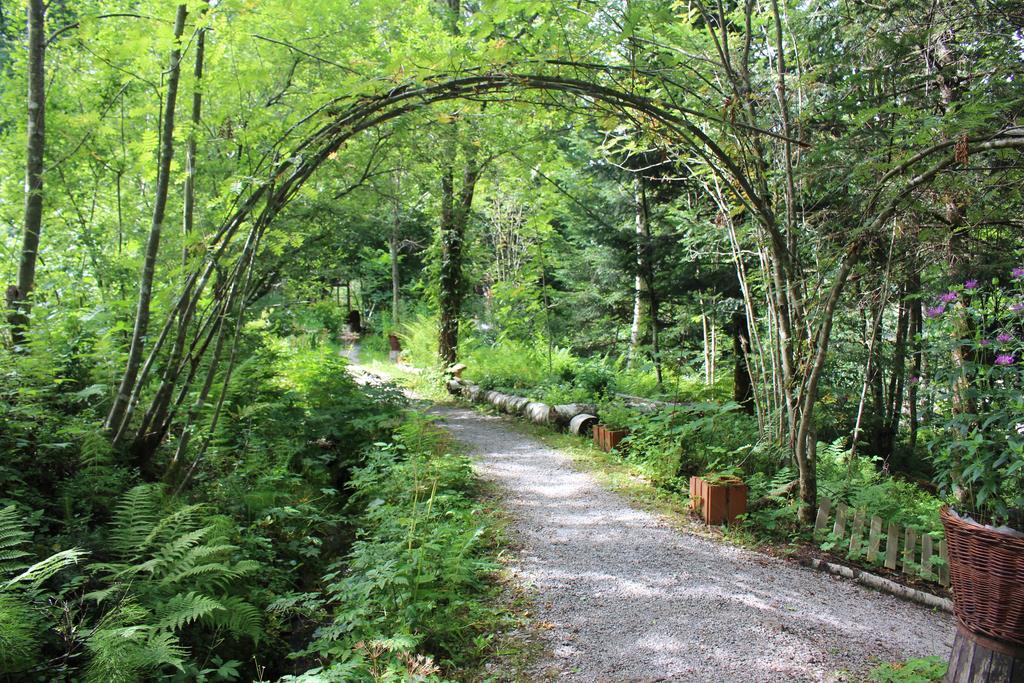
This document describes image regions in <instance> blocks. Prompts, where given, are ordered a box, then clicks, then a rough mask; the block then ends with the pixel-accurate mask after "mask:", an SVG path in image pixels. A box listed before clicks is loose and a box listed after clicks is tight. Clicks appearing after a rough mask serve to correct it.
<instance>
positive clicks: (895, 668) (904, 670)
mask: <svg viewBox="0 0 1024 683" xmlns="http://www.w3.org/2000/svg"><path fill="white" fill-rule="evenodd" d="M948 666H949V664H948V662H946V660H945V659H942V658H940V657H924V658H922V659H908V660H907V661H906V662H903V663H894V664H882V665H881V666H879V667H876V668H874V669H872V670H871V673H870V674H869V676H870V680H871V681H873V682H874V683H938V682H939V681H941V680H943V677H944V676H945V675H946V669H947V668H948Z"/></svg>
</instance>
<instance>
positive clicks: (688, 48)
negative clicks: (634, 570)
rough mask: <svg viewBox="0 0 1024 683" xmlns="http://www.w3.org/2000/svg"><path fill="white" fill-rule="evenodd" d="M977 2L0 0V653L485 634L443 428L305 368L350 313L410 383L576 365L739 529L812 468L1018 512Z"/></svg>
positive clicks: (442, 669)
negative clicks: (702, 482) (747, 485)
mask: <svg viewBox="0 0 1024 683" xmlns="http://www.w3.org/2000/svg"><path fill="white" fill-rule="evenodd" d="M1022 26H1024V12H1022V9H1021V7H1020V6H1019V3H1017V2H1010V1H1003V0H983V1H981V2H975V1H969V0H922V1H919V0H909V1H906V2H887V3H874V4H872V3H864V2H835V3H827V4H824V5H816V4H814V3H811V4H807V3H795V2H784V1H782V0H764V1H756V2H755V1H754V0H745V1H741V2H728V3H727V2H717V3H713V2H701V1H694V2H679V1H670V0H615V1H612V2H605V1H603V0H585V1H580V2H567V3H561V2H559V3H549V2H536V1H531V2H527V1H522V2H502V1H498V0H482V1H479V2H469V1H467V2H465V3H460V2H459V0H447V1H445V2H441V1H437V0H431V1H423V2H415V3H409V2H403V1H399V0H367V1H365V2H352V3H348V2H327V3H325V2H312V1H310V0H289V1H287V2H285V1H279V0H264V1H261V2H258V3H254V2H248V1H243V0H220V1H219V2H213V1H211V2H203V1H190V2H187V3H184V4H177V3H169V2H162V1H159V0H138V1H135V2H108V1H105V0H52V1H51V2H49V3H47V4H44V3H43V2H42V0H25V1H22V2H17V1H12V0H4V1H3V2H2V3H0V101H2V107H0V225H2V227H0V235H2V236H3V240H2V242H0V249H2V251H0V281H2V282H3V283H4V285H5V287H6V309H5V310H6V316H5V322H4V326H3V337H4V345H3V348H2V349H0V376H2V378H3V380H2V383H0V454H2V456H3V457H2V458H0V672H3V673H7V674H8V675H13V676H16V677H18V679H19V680H30V679H38V680H52V679H53V678H54V677H60V676H64V677H65V678H67V679H72V678H75V679H77V678H79V677H82V676H84V677H85V679H87V680H97V681H98V680H103V681H109V680H138V679H143V678H149V677H154V676H160V677H169V678H174V677H177V678H180V679H182V680H193V679H199V680H235V679H238V678H248V679H253V678H257V677H258V678H260V679H271V678H277V677H280V676H289V675H294V676H297V678H296V679H293V680H366V679H367V677H373V678H375V679H377V680H391V679H392V678H395V679H396V680H404V679H402V678H401V677H402V676H419V677H420V678H424V679H426V678H430V677H439V676H446V675H452V676H454V675H455V674H454V673H453V672H456V671H459V670H460V667H467V666H471V664H472V662H474V661H476V659H477V658H479V657H480V656H481V653H483V652H485V651H486V650H487V648H488V645H489V640H488V636H487V635H486V634H487V633H490V632H493V631H494V630H495V629H496V628H497V626H496V624H498V623H499V622H500V621H501V619H503V618H504V617H503V616H502V615H501V612H500V610H498V609H496V608H494V607H492V606H489V603H488V598H487V596H488V591H490V590H492V589H491V588H489V584H488V581H487V580H486V577H487V576H488V575H489V573H490V572H491V571H493V565H492V564H491V560H490V559H488V558H489V557H490V554H489V553H490V552H491V549H492V548H493V544H495V543H497V542H498V541H497V538H496V536H495V533H494V531H493V528H492V525H491V524H490V522H489V521H487V518H486V515H483V514H482V510H481V508H480V504H479V503H478V502H476V500H475V499H474V484H473V480H472V476H471V474H470V470H469V466H468V462H467V461H466V460H465V458H462V457H461V456H458V455H451V453H452V451H453V450H457V449H454V447H453V446H452V445H451V444H450V443H447V441H446V439H445V437H444V436H443V435H441V434H440V433H438V432H437V431H436V430H435V429H434V428H433V427H431V426H430V425H429V424H428V423H426V422H424V421H423V420H422V419H420V418H419V417H417V416H416V415H415V413H412V412H409V411H408V409H407V408H406V407H405V406H404V401H403V399H402V398H401V396H400V395H398V394H397V393H396V392H394V391H393V390H390V389H387V388H381V387H373V386H370V387H365V386H359V385H357V384H355V383H354V382H353V381H352V380H351V379H349V377H348V375H347V374H346V373H345V364H344V361H343V360H342V359H341V357H340V355H339V347H338V344H339V342H340V335H341V333H342V332H343V331H344V328H345V322H346V320H347V317H348V314H349V311H351V310H358V311H360V313H361V315H362V320H363V324H364V326H365V328H366V330H365V336H364V340H363V349H364V353H365V354H366V356H367V358H370V359H373V358H378V357H385V356H386V353H387V348H388V346H387V344H388V342H387V337H388V335H390V334H396V335H398V336H399V337H400V339H401V340H402V343H403V346H404V353H405V355H404V358H405V360H407V361H408V362H410V363H412V364H414V365H417V366H420V367H421V368H424V369H425V372H424V374H423V375H422V377H421V381H426V382H429V381H431V380H436V379H438V378H439V377H440V376H441V371H442V370H443V369H444V368H445V367H447V366H449V365H451V364H452V363H454V362H456V361H461V362H464V363H466V364H467V365H468V366H469V369H468V370H467V376H469V377H471V378H473V379H474V380H476V381H478V382H479V383H481V384H482V385H484V386H486V387H487V388H503V389H514V390H516V391H519V392H520V393H529V394H530V395H531V396H533V397H535V398H538V399H542V400H546V401H548V402H550V403H569V402H574V401H579V402H588V403H596V404H598V406H599V407H600V409H601V410H602V411H603V413H602V415H607V416H609V417H610V418H612V419H617V420H620V421H622V422H623V423H627V424H628V425H629V426H630V427H631V428H632V429H633V435H632V437H631V439H630V442H627V449H626V452H627V457H629V458H631V459H632V460H634V461H635V462H636V464H637V465H638V467H640V468H641V470H642V471H643V472H644V473H646V474H647V475H648V476H650V477H651V478H652V480H653V481H655V482H656V483H657V484H658V485H659V486H663V487H665V488H666V489H667V490H669V491H673V492H674V491H679V490H681V489H682V488H683V482H684V481H685V480H686V478H687V477H689V476H690V475H691V474H700V473H703V472H707V471H709V470H714V471H719V472H737V473H739V474H741V475H742V476H744V477H745V478H747V479H748V480H749V481H750V482H751V485H752V487H753V488H754V490H755V492H757V493H759V494H765V495H767V494H769V493H771V492H774V497H775V499H776V500H775V503H774V504H773V506H771V507H769V508H768V509H766V510H763V511H762V512H760V513H759V516H756V517H753V518H752V519H751V520H750V521H751V524H753V525H754V526H756V527H757V528H758V529H759V530H760V531H759V533H765V534H767V535H775V536H777V537H782V538H797V537H799V536H800V534H802V533H804V531H806V526H807V523H808V521H809V520H810V519H811V517H812V516H813V514H814V510H815V508H816V503H817V500H818V497H819V495H820V493H821V491H822V490H824V492H825V493H827V494H828V495H830V496H832V497H833V499H836V500H839V499H846V500H850V501H851V502H853V503H856V504H859V505H867V506H869V507H870V509H872V510H873V511H875V512H878V513H879V514H885V515H886V517H887V518H890V519H897V520H900V521H901V523H917V524H920V525H922V526H925V527H929V528H934V527H937V519H936V518H935V512H936V510H937V508H938V505H939V504H940V503H941V502H942V501H944V500H954V499H955V500H957V501H959V502H961V503H962V504H964V505H967V506H971V509H972V510H975V511H976V513H975V514H976V515H977V516H978V517H980V518H984V519H986V520H990V521H995V522H998V523H1018V524H1019V522H1020V518H1019V515H1020V511H1021V509H1022V508H1024V501H1022V493H1021V491H1022V476H1024V469H1022V467H1021V462H1022V454H1024V445H1022V442H1021V439H1020V431H1021V426H1020V424H1019V423H1018V421H1019V420H1020V419H1021V418H1020V415H1021V414H1022V409H1024V401H1022V398H1021V392H1020V387H1021V378H1020V376H1019V374H1018V365H1019V363H1020V362H1022V360H1024V357H1022V349H1024V346H1022V344H1021V340H1022V339H1024V327H1022V325H1021V321H1020V318H1019V313H1020V312H1021V310H1022V309H1024V292H1022V282H1024V268H1022V267H1021V265H1022V264H1024V241H1022V233H1024V218H1022V216H1024V198H1022V187H1024V184H1022V181H1024V177H1022V157H1021V150H1022V149H1024V123H1022V121H1021V115H1022V107H1024V89H1022V85H1021V74H1022V73H1024V33H1022ZM422 378H426V379H425V380H423V379H422ZM623 395H627V396H642V397H647V398H653V399H660V400H664V401H669V402H675V403H681V404H684V406H685V407H684V408H681V409H679V410H675V411H671V412H666V413H663V414H658V415H654V416H651V415H643V414H639V413H635V412H630V411H629V410H628V409H625V408H624V407H623V406H622V399H623ZM54 552H56V553H57V554H53V553H54ZM382 596H383V597H382ZM428 655H429V656H428ZM302 672H308V673H307V674H303V673H302ZM304 676H305V678H304ZM314 676H319V677H320V678H312V677H314ZM389 677H391V678H389ZM396 677H397V678H396Z"/></svg>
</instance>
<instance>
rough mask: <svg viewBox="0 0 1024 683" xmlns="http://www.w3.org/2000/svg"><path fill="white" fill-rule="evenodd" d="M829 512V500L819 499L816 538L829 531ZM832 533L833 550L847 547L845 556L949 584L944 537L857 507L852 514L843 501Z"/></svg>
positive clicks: (838, 509) (830, 506)
mask: <svg viewBox="0 0 1024 683" xmlns="http://www.w3.org/2000/svg"><path fill="white" fill-rule="evenodd" d="M831 512H832V501H831V500H830V499H829V498H822V499H821V504H820V505H819V507H818V516H817V517H816V518H815V520H814V535H815V537H816V538H818V539H819V540H820V539H821V538H822V537H824V536H825V535H826V534H827V533H828V532H829V518H830V517H831ZM865 525H868V529H867V538H865V536H864V532H865V528H864V527H865ZM883 526H884V527H885V531H884V532H883V530H882V529H883ZM831 532H832V538H833V539H834V541H835V544H836V545H835V549H836V550H837V551H838V550H841V549H848V550H847V553H846V557H847V559H850V560H861V559H862V558H863V559H865V560H866V561H867V562H868V563H869V564H874V565H881V566H884V567H886V568H887V569H891V570H893V571H899V572H902V573H903V574H908V575H910V576H920V577H921V578H923V579H925V580H926V581H934V582H936V583H939V584H941V585H943V586H949V555H948V553H947V550H946V540H945V539H942V540H938V541H937V540H936V539H935V538H933V537H932V535H931V534H926V533H921V532H919V531H918V530H917V529H914V528H913V527H905V528H904V527H901V526H900V525H898V524H895V523H893V522H888V523H886V522H885V520H883V519H882V518H881V517H878V516H873V517H871V519H870V520H868V519H867V513H866V512H865V511H864V510H856V511H854V512H853V514H852V515H851V513H850V509H849V507H847V506H846V505H844V504H843V503H840V504H839V505H837V506H836V509H835V522H834V523H833V524H832V529H831ZM883 541H884V544H885V549H884V551H883V550H882V544H883ZM901 541H902V544H901ZM901 546H902V547H901ZM936 560H938V561H936Z"/></svg>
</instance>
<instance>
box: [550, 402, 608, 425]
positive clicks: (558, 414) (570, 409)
mask: <svg viewBox="0 0 1024 683" xmlns="http://www.w3.org/2000/svg"><path fill="white" fill-rule="evenodd" d="M551 411H552V416H551V417H552V419H553V420H554V421H555V424H557V425H558V426H559V427H568V426H569V423H570V422H572V419H573V418H574V417H576V416H577V415H579V414H580V413H587V414H588V415H590V414H593V413H596V412H597V410H595V408H594V406H592V405H588V404H586V403H563V404H561V405H557V406H552V407H551Z"/></svg>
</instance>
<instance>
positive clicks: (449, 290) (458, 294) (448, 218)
mask: <svg viewBox="0 0 1024 683" xmlns="http://www.w3.org/2000/svg"><path fill="white" fill-rule="evenodd" d="M453 133H454V131H453ZM451 157H454V154H451ZM451 157H450V158H451ZM479 172H480V169H479V168H478V167H477V163H476V156H475V152H474V149H473V147H472V145H469V146H467V150H466V163H465V171H464V173H463V177H462V188H461V190H460V191H459V195H458V197H457V198H456V196H455V183H454V178H453V175H454V174H453V173H452V165H451V164H448V165H446V167H445V168H444V169H442V172H441V287H440V291H439V293H438V299H439V301H438V303H439V307H440V309H441V311H440V312H441V320H440V330H439V335H438V356H439V357H440V359H441V362H442V363H443V364H444V365H452V364H454V363H455V361H456V360H457V359H458V349H459V315H460V313H461V311H462V295H463V290H464V288H465V283H464V282H463V278H462V247H463V241H464V240H465V237H466V224H467V222H468V221H469V211H470V208H471V207H472V205H473V193H474V191H475V189H476V181H477V177H478V175H479Z"/></svg>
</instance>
